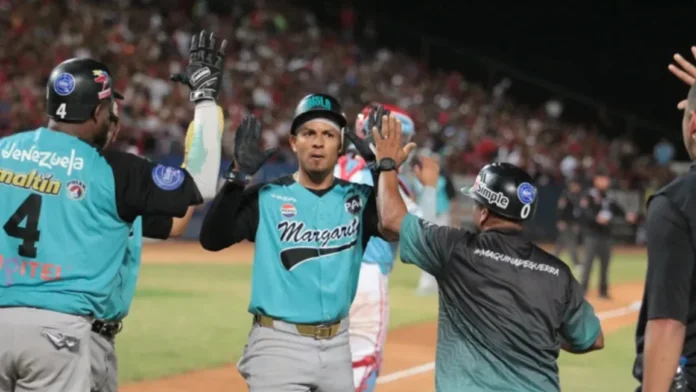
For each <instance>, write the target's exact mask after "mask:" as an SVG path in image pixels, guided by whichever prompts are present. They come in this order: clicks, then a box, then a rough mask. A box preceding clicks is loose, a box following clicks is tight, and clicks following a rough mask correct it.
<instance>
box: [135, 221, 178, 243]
mask: <svg viewBox="0 0 696 392" xmlns="http://www.w3.org/2000/svg"><path fill="white" fill-rule="evenodd" d="M142 221H143V223H142V225H143V237H147V238H154V239H159V240H166V239H167V238H169V233H171V231H172V224H173V223H174V220H173V218H172V217H169V216H162V215H159V216H144V217H143V218H142Z"/></svg>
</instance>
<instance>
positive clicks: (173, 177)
mask: <svg viewBox="0 0 696 392" xmlns="http://www.w3.org/2000/svg"><path fill="white" fill-rule="evenodd" d="M185 178H186V176H185V175H184V173H183V172H182V171H181V170H180V169H177V168H174V167H171V166H164V165H157V166H155V167H154V168H153V169H152V180H153V181H154V182H155V185H157V187H158V188H160V189H162V190H165V191H173V190H175V189H178V188H179V187H181V184H183V183H184V179H185Z"/></svg>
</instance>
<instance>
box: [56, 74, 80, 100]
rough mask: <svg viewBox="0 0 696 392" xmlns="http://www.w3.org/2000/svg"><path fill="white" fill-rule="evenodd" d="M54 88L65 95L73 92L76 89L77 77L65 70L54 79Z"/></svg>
mask: <svg viewBox="0 0 696 392" xmlns="http://www.w3.org/2000/svg"><path fill="white" fill-rule="evenodd" d="M53 90H55V92H56V94H58V95H60V96H63V97H64V96H66V95H70V94H72V92H73V91H75V77H74V76H72V75H71V74H69V73H65V72H64V73H62V74H60V75H58V77H57V78H56V80H54V81H53Z"/></svg>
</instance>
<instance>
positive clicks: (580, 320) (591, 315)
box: [560, 274, 602, 350]
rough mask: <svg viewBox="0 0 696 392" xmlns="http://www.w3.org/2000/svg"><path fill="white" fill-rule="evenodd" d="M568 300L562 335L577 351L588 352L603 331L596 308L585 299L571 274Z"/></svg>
mask: <svg viewBox="0 0 696 392" xmlns="http://www.w3.org/2000/svg"><path fill="white" fill-rule="evenodd" d="M569 277H570V284H569V286H568V292H567V293H568V297H567V298H568V300H567V303H566V309H565V312H564V315H563V323H562V324H561V330H560V334H561V336H563V338H564V339H565V340H566V341H567V342H568V343H569V344H570V345H571V347H573V349H575V350H586V349H587V348H589V347H590V346H592V344H594V342H595V341H596V340H597V338H598V337H599V334H600V332H601V331H602V328H601V325H600V323H599V318H597V315H596V314H595V311H594V308H593V307H592V305H590V303H589V302H587V300H586V299H585V297H584V295H583V291H582V288H581V287H580V284H579V283H578V281H577V280H576V279H575V278H574V277H573V276H572V275H570V274H569Z"/></svg>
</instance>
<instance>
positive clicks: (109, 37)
mask: <svg viewBox="0 0 696 392" xmlns="http://www.w3.org/2000/svg"><path fill="white" fill-rule="evenodd" d="M229 3H233V4H231V5H228V7H229V10H228V11H229V12H226V13H223V14H216V13H215V12H213V11H216V9H215V7H216V6H219V3H215V2H212V3H211V2H210V0H209V1H205V0H197V1H196V0H180V1H168V2H157V1H147V0H139V1H136V0H114V1H110V2H98V1H85V0H70V1H50V0H42V1H38V0H36V1H21V2H10V1H8V0H0V24H1V26H0V47H2V48H3V50H2V51H0V136H1V135H7V134H8V133H10V132H15V131H17V130H23V129H31V128H36V127H38V126H41V125H42V124H44V123H45V117H44V116H42V115H39V113H43V110H44V108H43V101H44V94H45V91H44V85H45V80H46V77H47V76H48V73H49V71H50V69H51V67H53V66H54V65H55V64H57V63H59V62H61V61H63V60H65V59H67V58H70V57H74V56H91V57H95V58H97V59H100V60H102V61H104V62H105V63H107V64H110V66H111V67H112V68H111V72H112V74H113V77H114V78H115V81H116V86H117V88H118V90H119V91H121V92H123V93H124V95H125V97H126V100H125V102H124V105H123V107H122V109H121V118H122V119H121V124H122V132H121V134H122V135H124V136H125V138H124V140H123V147H124V148H126V149H129V150H132V151H134V152H138V153H141V154H145V155H148V154H168V153H178V152H180V151H181V150H182V143H183V137H184V132H185V127H186V126H187V124H188V122H189V121H190V119H191V118H192V108H193V106H192V105H190V104H189V102H188V99H187V98H188V97H187V94H186V90H185V89H184V88H182V87H180V86H177V85H176V84H174V83H170V82H169V81H168V77H169V75H170V74H172V73H174V72H178V71H179V70H180V69H181V68H182V66H183V65H184V64H185V60H186V56H187V52H188V46H189V42H190V36H189V34H188V32H189V31H195V30H196V29H197V27H198V26H197V23H198V22H201V21H205V23H201V25H205V26H210V28H211V29H212V30H214V31H216V32H217V33H218V35H219V36H221V37H225V38H227V39H228V40H230V41H231V42H230V44H231V45H230V47H229V52H230V55H229V56H228V63H227V64H226V69H227V77H226V78H225V80H224V88H223V92H222V93H221V97H220V99H219V102H220V105H221V106H222V107H223V108H224V109H225V112H226V116H227V120H226V127H227V132H225V137H224V145H225V153H229V152H230V151H231V148H230V147H231V146H230V143H231V142H232V140H233V130H234V128H235V127H236V125H237V124H238V123H239V121H240V119H241V118H242V117H243V116H244V115H246V114H248V113H254V114H256V115H257V116H259V117H260V118H261V119H262V120H263V124H264V131H263V138H264V142H265V144H266V147H273V146H281V147H282V146H287V135H288V129H289V126H290V125H289V124H290V119H291V118H292V114H293V109H294V106H293V105H294V104H295V103H296V102H297V101H298V99H299V98H300V97H302V96H303V95H305V94H307V93H309V92H314V91H316V92H327V93H329V94H333V95H335V96H337V97H339V99H340V100H341V101H342V102H343V104H344V107H345V110H346V113H347V115H348V116H349V118H354V116H355V114H356V113H357V112H358V111H359V110H360V109H361V108H362V106H364V104H365V103H367V102H369V101H384V102H391V103H394V104H397V105H400V106H402V107H404V108H406V109H407V110H408V111H409V113H410V114H411V115H412V117H413V118H414V120H415V122H416V124H417V130H418V132H417V135H416V141H417V142H418V143H419V146H420V147H421V148H422V149H425V150H428V151H432V152H436V153H438V154H439V156H441V157H444V159H446V168H447V170H448V171H449V172H450V173H461V174H473V173H476V172H477V171H478V170H479V169H480V168H481V166H483V164H485V163H486V162H490V161H492V160H505V161H508V162H511V163H514V164H517V165H519V166H521V167H523V168H525V169H526V170H527V171H529V172H530V173H531V174H533V175H534V176H536V178H537V180H538V181H540V182H541V183H545V182H547V183H548V182H562V181H563V179H564V177H567V176H569V175H572V174H573V173H576V172H578V171H580V172H583V173H588V174H589V173H591V172H592V170H594V169H595V168H598V167H604V168H608V169H609V170H611V171H612V174H613V175H614V177H615V178H618V179H619V185H620V187H621V188H624V189H627V188H634V187H640V188H643V189H645V188H646V187H650V188H652V187H656V186H658V185H659V184H662V183H665V182H666V181H667V180H669V179H670V178H671V176H672V173H671V172H670V170H669V169H668V168H667V164H668V163H669V161H670V160H671V159H672V158H673V156H674V146H672V145H671V144H670V143H669V142H667V141H664V142H661V143H660V144H658V145H657V146H656V148H655V151H654V154H652V155H640V154H639V151H638V149H637V147H636V146H635V145H634V143H632V142H631V140H630V139H628V138H619V139H615V140H613V141H608V140H606V139H604V138H602V137H601V136H600V135H599V132H597V129H596V128H593V127H591V126H587V125H580V124H567V123H564V122H562V120H560V119H559V118H557V117H556V112H557V111H558V105H559V104H558V103H556V102H549V104H547V105H545V106H542V107H539V108H537V110H529V109H527V108H523V107H522V106H519V105H516V104H515V102H513V101H512V99H511V98H510V97H508V96H507V95H506V94H505V84H506V83H507V82H506V81H503V82H501V83H500V84H499V85H498V86H496V87H495V88H493V89H489V90H486V89H484V88H483V87H482V85H479V84H477V83H475V81H471V80H468V79H466V75H462V74H461V73H458V72H456V71H443V70H432V69H427V67H425V66H423V64H422V63H421V62H419V60H418V59H416V58H412V57H409V56H407V55H405V54H401V53H396V52H393V51H390V50H388V49H384V48H380V49H373V48H369V49H368V46H371V45H368V46H359V45H358V44H357V43H356V42H355V41H353V40H352V38H351V37H352V36H353V35H352V34H351V32H352V29H354V28H355V19H356V15H355V14H354V12H353V11H352V10H351V9H350V8H348V7H346V8H344V10H343V11H342V13H341V15H340V22H341V23H340V24H339V25H338V26H336V30H335V31H327V30H326V29H322V28H320V27H319V24H318V21H317V19H316V17H314V16H313V15H312V13H311V12H308V11H307V10H304V9H300V8H295V7H293V6H291V5H288V4H287V2H283V1H275V2H273V1H263V0H240V1H235V2H229ZM191 16H193V17H191ZM561 118H562V116H561ZM285 150H288V149H285ZM275 159H276V160H279V161H285V162H289V161H291V160H292V159H294V158H293V155H292V154H291V153H285V154H278V155H277V156H276V157H275Z"/></svg>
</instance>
